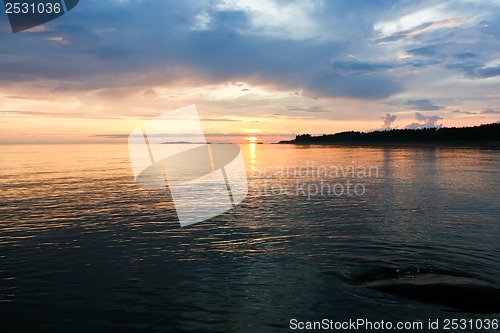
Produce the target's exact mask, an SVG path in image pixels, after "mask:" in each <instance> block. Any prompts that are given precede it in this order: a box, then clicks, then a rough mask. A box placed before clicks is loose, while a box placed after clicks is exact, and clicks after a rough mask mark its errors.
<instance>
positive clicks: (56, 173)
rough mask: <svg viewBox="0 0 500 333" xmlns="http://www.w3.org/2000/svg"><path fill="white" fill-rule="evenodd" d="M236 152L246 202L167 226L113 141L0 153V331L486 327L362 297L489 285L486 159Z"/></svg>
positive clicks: (478, 154)
mask: <svg viewBox="0 0 500 333" xmlns="http://www.w3.org/2000/svg"><path fill="white" fill-rule="evenodd" d="M241 147H242V150H243V152H244V155H245V160H246V165H247V173H248V176H249V187H250V189H249V195H248V197H247V199H246V200H245V201H244V202H243V203H242V204H241V205H240V206H238V207H237V208H236V209H234V210H232V211H230V212H228V213H225V214H223V215H221V216H218V217H215V218H213V219H210V220H209V221H206V222H203V223H200V224H197V225H194V226H192V227H187V228H180V227H179V225H178V223H177V221H176V215H175V210H174V207H173V205H172V203H171V202H170V200H169V197H168V196H167V194H166V193H164V192H162V191H156V190H144V189H141V188H139V187H137V186H136V185H135V183H134V179H133V177H132V172H131V169H130V164H129V158H128V150H127V147H126V145H71V146H69V145H40V146H29V145H19V146H16V145H11V146H9V145H7V146H1V147H0V186H1V191H0V319H1V325H2V332H287V331H289V320H290V319H292V318H297V319H299V320H303V321H306V320H307V321H311V320H320V319H322V318H329V319H333V320H338V321H342V320H348V319H350V318H354V319H355V318H367V319H371V320H382V319H383V320H385V321H394V322H396V321H406V320H410V321H416V320H422V321H425V322H427V319H436V318H441V319H443V318H474V319H475V318H490V319H494V318H500V315H499V314H480V313H479V314H475V313H470V312H466V311H461V310H460V309H454V308H453V307H449V306H447V305H444V304H440V303H436V302H428V301H422V300H415V299H412V298H407V297H401V296H398V295H394V294H389V293H385V292H382V291H379V290H376V289H373V288H370V287H369V286H370V283H372V282H373V281H380V280H384V279H397V278H404V277H408V276H409V277H412V278H413V277H416V278H417V279H418V277H419V276H423V277H425V276H428V275H433V276H444V277H446V278H449V279H452V278H454V277H457V278H467V279H471V280H473V281H478V283H479V282H481V283H482V282H484V283H488V284H489V285H490V286H495V287H498V288H500V278H499V277H500V207H499V202H500V200H499V199H500V191H499V190H500V169H499V166H500V151H499V150H489V149H439V148H426V149H423V148H348V147H345V148H334V147H319V146H318V147H295V146H282V145H243V146H241ZM367 170H369V171H371V174H369V173H367ZM342 172H343V174H342ZM359 172H361V173H359ZM354 186H357V187H356V189H357V193H353V192H351V195H348V194H347V193H346V191H347V190H348V187H351V189H354ZM321 189H322V190H323V192H321ZM341 189H343V190H344V193H342V194H341V193H340V190H341ZM481 283H479V286H480V285H481ZM481 292H482V291H481V289H480V287H478V295H480V293H481Z"/></svg>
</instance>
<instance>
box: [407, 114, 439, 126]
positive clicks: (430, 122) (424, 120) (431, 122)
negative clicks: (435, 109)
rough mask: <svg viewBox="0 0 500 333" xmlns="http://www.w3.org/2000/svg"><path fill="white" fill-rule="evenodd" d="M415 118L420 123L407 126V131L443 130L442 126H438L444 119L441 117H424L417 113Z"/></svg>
mask: <svg viewBox="0 0 500 333" xmlns="http://www.w3.org/2000/svg"><path fill="white" fill-rule="evenodd" d="M415 118H416V119H417V121H418V122H416V123H411V124H409V125H407V126H406V127H405V128H407V129H422V128H434V127H436V128H441V127H442V126H443V125H442V124H437V122H438V121H439V120H441V119H443V118H441V117H440V116H437V115H434V116H424V115H423V114H421V113H420V112H417V113H415Z"/></svg>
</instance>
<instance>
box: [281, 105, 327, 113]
mask: <svg viewBox="0 0 500 333" xmlns="http://www.w3.org/2000/svg"><path fill="white" fill-rule="evenodd" d="M287 110H288V111H303V112H313V113H315V112H329V111H328V110H326V109H324V108H323V107H321V106H317V105H315V106H310V107H292V106H289V107H287Z"/></svg>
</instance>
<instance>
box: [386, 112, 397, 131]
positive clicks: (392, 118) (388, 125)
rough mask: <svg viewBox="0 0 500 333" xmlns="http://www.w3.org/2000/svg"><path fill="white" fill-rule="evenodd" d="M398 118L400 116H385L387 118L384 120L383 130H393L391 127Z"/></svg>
mask: <svg viewBox="0 0 500 333" xmlns="http://www.w3.org/2000/svg"><path fill="white" fill-rule="evenodd" d="M397 117H398V116H396V115H391V114H389V113H387V114H386V115H385V118H384V127H382V128H383V129H384V130H391V129H392V127H391V125H392V123H393V122H394V121H395V120H396V118H397Z"/></svg>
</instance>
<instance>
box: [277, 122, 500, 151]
mask: <svg viewBox="0 0 500 333" xmlns="http://www.w3.org/2000/svg"><path fill="white" fill-rule="evenodd" d="M279 143H284V144H286V143H288V144H444V145H491V146H500V123H498V122H497V123H493V124H487V125H480V126H474V127H459V128H457V127H444V128H439V129H438V128H423V129H393V130H388V131H375V132H355V131H349V132H341V133H336V134H324V135H319V136H312V135H310V134H301V135H297V136H296V137H295V139H293V140H290V141H280V142H279Z"/></svg>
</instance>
